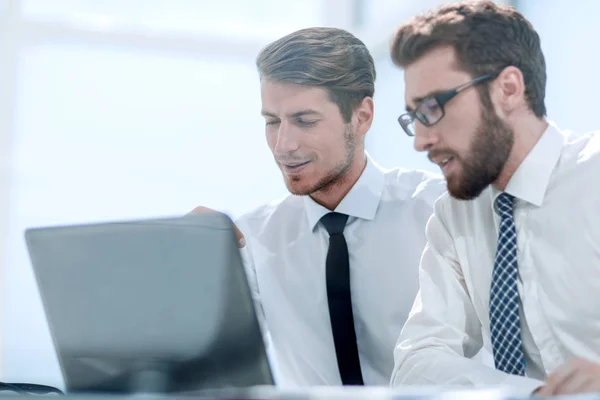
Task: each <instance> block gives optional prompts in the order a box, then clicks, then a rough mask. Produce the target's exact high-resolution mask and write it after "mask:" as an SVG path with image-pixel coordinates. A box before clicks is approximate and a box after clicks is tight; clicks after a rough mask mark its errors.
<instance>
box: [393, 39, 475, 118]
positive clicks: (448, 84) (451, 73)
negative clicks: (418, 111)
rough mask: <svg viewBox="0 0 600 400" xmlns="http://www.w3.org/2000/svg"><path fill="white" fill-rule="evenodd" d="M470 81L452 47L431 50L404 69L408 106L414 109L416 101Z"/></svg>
mask: <svg viewBox="0 0 600 400" xmlns="http://www.w3.org/2000/svg"><path fill="white" fill-rule="evenodd" d="M468 80H470V76H469V74H468V73H467V72H465V71H462V70H461V69H460V68H459V66H458V59H457V57H456V53H455V51H454V49H453V48H452V47H450V46H444V47H439V48H435V49H433V50H430V51H429V52H427V53H426V54H425V55H424V56H422V57H421V58H419V59H418V60H417V61H415V62H414V63H412V64H410V65H409V66H407V67H406V68H405V69H404V84H405V101H406V105H407V106H410V107H414V106H415V103H416V101H415V99H418V98H423V97H425V96H428V95H430V94H432V93H433V92H438V91H444V90H449V89H452V88H454V87H456V86H458V85H461V84H463V83H465V82H467V81H468Z"/></svg>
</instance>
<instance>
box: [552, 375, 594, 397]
mask: <svg viewBox="0 0 600 400" xmlns="http://www.w3.org/2000/svg"><path fill="white" fill-rule="evenodd" d="M592 383H593V377H592V376H591V375H590V374H589V373H587V371H579V373H576V374H573V375H571V376H570V377H569V378H567V379H566V380H565V381H563V382H562V383H561V384H560V385H558V386H557V387H556V388H555V389H554V395H562V394H574V393H583V392H584V391H585V389H586V388H587V387H590V386H591V384H592Z"/></svg>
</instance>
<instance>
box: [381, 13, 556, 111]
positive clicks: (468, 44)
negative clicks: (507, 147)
mask: <svg viewBox="0 0 600 400" xmlns="http://www.w3.org/2000/svg"><path fill="white" fill-rule="evenodd" d="M441 46H452V47H453V48H454V50H455V51H456V55H457V57H458V60H459V63H460V67H461V68H463V69H464V70H465V71H467V72H469V73H470V74H471V75H472V77H473V78H476V77H477V76H481V75H484V74H488V73H493V72H496V71H499V70H501V69H502V68H505V67H508V66H511V65H512V66H515V67H517V68H519V70H521V72H522V74H523V80H524V82H525V97H526V99H527V103H528V105H529V107H530V108H531V110H532V111H533V113H534V114H535V115H536V116H537V117H540V118H541V117H544V116H545V115H546V105H545V103H544V98H545V95H546V62H545V60H544V54H543V53H542V49H541V45H540V37H539V35H538V34H537V32H536V31H535V30H534V29H533V27H532V26H531V23H529V21H527V19H526V18H525V17H524V16H523V15H522V14H521V13H519V12H518V11H516V10H515V9H514V8H512V7H509V6H505V5H500V4H496V3H494V2H492V1H461V2H458V3H453V4H449V5H444V6H441V7H438V8H436V9H433V10H431V11H429V12H427V13H425V14H422V15H419V16H417V17H414V18H413V19H411V20H410V21H409V22H407V23H406V24H403V25H402V26H400V28H399V29H398V30H397V31H396V34H395V35H394V38H393V40H392V46H391V56H392V60H393V62H394V64H396V65H397V66H399V67H401V68H404V67H406V66H407V65H410V64H412V63H413V62H415V61H416V60H417V59H419V58H420V57H421V56H423V55H424V54H425V53H427V52H428V51H430V50H432V49H434V48H437V47H441ZM482 90H483V91H484V92H485V93H487V86H485V85H484V86H482Z"/></svg>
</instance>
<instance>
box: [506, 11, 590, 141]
mask: <svg viewBox="0 0 600 400" xmlns="http://www.w3.org/2000/svg"><path fill="white" fill-rule="evenodd" d="M517 6H518V9H519V10H520V11H521V12H522V13H523V14H525V16H526V17H527V18H528V19H529V20H530V21H531V23H532V24H533V27H534V28H535V29H536V30H537V31H538V33H539V34H540V36H541V40H542V50H543V52H544V55H545V57H546V66H547V73H548V84H547V91H546V106H547V108H548V117H549V118H550V119H552V120H554V121H555V122H556V123H557V124H558V125H559V126H560V127H561V128H563V129H572V130H575V131H578V132H586V131H591V130H597V129H600V123H599V122H598V114H599V109H598V93H600V78H599V77H600V75H599V73H598V65H599V64H600V52H599V51H598V48H599V46H598V38H600V23H598V15H600V2H598V1H595V0H577V1H567V0H519V1H518V3H517Z"/></svg>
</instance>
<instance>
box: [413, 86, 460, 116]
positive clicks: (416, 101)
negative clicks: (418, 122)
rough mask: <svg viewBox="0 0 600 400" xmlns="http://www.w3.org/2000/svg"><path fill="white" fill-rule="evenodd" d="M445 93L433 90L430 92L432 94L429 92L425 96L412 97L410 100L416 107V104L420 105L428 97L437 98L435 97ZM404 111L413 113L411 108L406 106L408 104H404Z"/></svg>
mask: <svg viewBox="0 0 600 400" xmlns="http://www.w3.org/2000/svg"><path fill="white" fill-rule="evenodd" d="M450 90H452V89H450ZM445 92H447V90H434V91H432V92H429V93H427V94H426V95H424V96H419V97H413V98H412V101H413V103H414V104H417V105H418V104H420V103H421V102H422V101H423V100H425V99H427V98H429V97H433V96H437V95H439V94H442V93H445ZM406 111H407V112H413V108H412V107H410V106H409V105H408V103H407V104H406Z"/></svg>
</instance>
